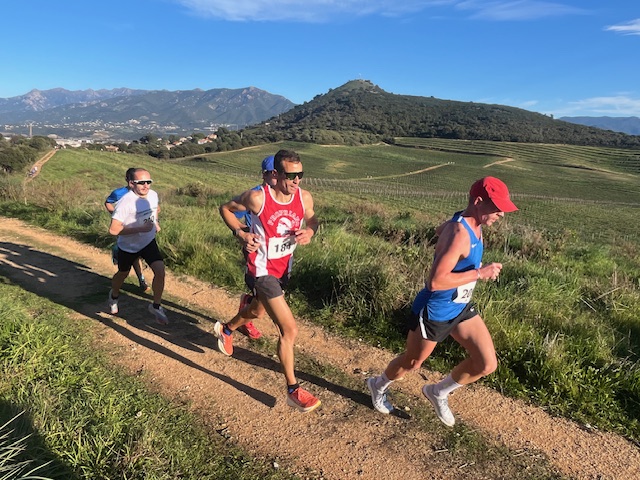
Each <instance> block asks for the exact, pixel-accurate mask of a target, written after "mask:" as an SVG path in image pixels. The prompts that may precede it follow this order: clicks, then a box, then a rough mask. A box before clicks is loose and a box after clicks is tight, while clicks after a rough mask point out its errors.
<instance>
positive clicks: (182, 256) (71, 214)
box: [1, 139, 640, 441]
mask: <svg viewBox="0 0 640 480" xmlns="http://www.w3.org/2000/svg"><path fill="white" fill-rule="evenodd" d="M397 143H398V145H396V146H389V145H375V146H364V147H342V146H341V147H337V146H336V147H332V146H319V145H312V144H297V143H290V144H277V145H267V146H261V147H256V148H251V149H246V150H243V151H237V152H225V153H217V154H209V155H206V156H200V157H197V158H189V159H182V160H172V161H166V160H163V161H160V160H156V159H153V158H151V157H140V156H128V155H125V154H118V153H103V152H88V151H83V150H63V151H60V152H58V153H57V154H56V155H55V156H54V157H53V159H52V160H50V161H49V162H48V163H47V164H46V166H45V168H43V170H42V174H41V175H40V176H39V177H38V178H36V179H35V180H34V181H32V182H30V183H29V184H27V185H26V187H24V188H23V187H22V186H21V185H17V184H15V183H14V184H12V183H11V182H9V181H5V184H4V185H3V190H2V191H3V200H2V204H1V207H2V210H3V212H4V214H5V215H13V216H17V217H21V218H25V219H27V220H29V221H30V222H33V223H36V224H40V225H43V226H45V227H46V228H50V229H53V230H56V231H58V232H61V233H64V234H66V235H69V236H72V237H75V238H77V239H80V240H82V241H85V242H87V243H91V244H94V245H96V246H98V247H101V248H104V249H105V251H106V249H107V248H108V247H109V246H110V245H111V243H112V242H113V239H112V238H111V237H110V236H109V235H108V234H107V227H108V221H109V218H108V215H107V214H106V212H105V211H104V207H103V202H104V199H105V197H106V196H107V194H108V193H109V192H110V191H111V190H112V189H113V188H116V187H118V186H121V185H122V184H123V177H124V172H125V170H126V169H127V168H128V167H130V166H138V167H144V168H147V169H148V170H149V171H150V172H151V176H152V178H153V179H154V180H155V183H154V189H156V190H157V191H158V192H159V194H160V196H161V201H162V213H161V215H160V218H161V222H162V226H163V231H162V233H161V235H160V236H159V237H158V240H159V243H160V245H161V248H162V249H163V251H164V252H165V254H166V256H167V264H168V266H169V268H171V269H173V270H174V271H178V272H184V273H188V274H191V275H194V276H197V277H199V278H201V279H203V280H206V281H210V282H213V283H215V284H217V285H221V286H225V287H228V288H230V289H232V290H233V289H236V290H238V291H240V290H241V289H242V288H243V285H242V278H241V274H240V265H241V255H240V252H239V249H238V246H237V243H236V241H235V239H233V237H232V236H231V235H230V233H229V231H228V229H227V228H226V226H225V225H224V224H223V222H222V221H221V219H220V218H219V214H218V206H219V205H220V204H221V202H223V201H226V200H227V199H229V198H230V197H231V196H233V195H234V194H236V193H239V192H240V191H242V190H244V189H248V188H251V187H253V186H254V185H256V184H257V183H259V181H260V173H259V165H260V161H261V159H262V158H263V157H265V156H266V155H269V154H273V153H274V152H275V151H276V150H277V149H279V148H291V149H294V150H296V151H297V152H299V153H300V155H301V157H302V160H303V164H304V171H305V178H304V180H303V186H306V188H307V189H309V190H310V191H311V192H312V193H313V194H314V199H315V203H316V211H317V214H318V216H319V218H320V221H321V223H322V226H321V229H320V231H319V233H318V238H316V239H314V241H313V242H312V244H311V245H309V246H308V247H305V250H304V252H301V253H300V255H298V256H297V259H296V264H295V267H294V269H295V276H294V278H293V281H292V284H291V290H290V292H289V294H290V296H291V304H292V305H293V306H294V308H295V310H296V313H297V314H298V315H302V316H305V317H307V318H312V319H314V321H316V322H318V323H320V324H323V325H326V326H328V327H331V328H337V329H339V330H340V331H342V332H343V333H344V334H345V335H358V336H364V337H366V338H367V339H368V341H370V342H372V343H374V344H377V343H380V344H382V345H384V346H385V347H387V348H389V349H392V350H398V349H401V348H402V345H403V336H402V332H401V327H400V325H401V323H402V321H403V319H404V318H405V315H406V313H407V310H408V306H409V305H410V302H411V301H412V299H413V296H414V295H415V293H416V292H417V291H418V290H419V289H420V288H422V285H423V282H424V276H425V272H426V271H428V268H429V265H430V262H431V258H432V255H433V242H432V240H433V235H434V230H435V227H436V226H437V225H438V224H439V223H441V222H442V221H443V220H445V219H446V218H448V216H449V215H450V214H451V213H453V212H454V211H455V210H457V209H458V210H459V209H462V208H464V206H465V203H466V197H467V191H468V188H469V186H470V184H471V183H472V182H473V181H474V180H476V179H477V178H480V177H482V176H485V175H493V176H497V177H499V178H501V179H503V180H504V181H505V182H506V183H507V184H508V185H509V187H510V190H511V192H512V197H513V199H514V201H515V203H516V204H517V205H518V206H519V207H520V210H519V211H518V212H515V213H513V214H508V215H507V218H505V219H504V221H503V222H501V223H500V224H499V225H496V226H495V227H492V228H491V229H487V230H486V231H485V241H486V244H487V247H488V248H487V250H486V254H485V261H486V262H489V261H500V262H502V263H503V264H504V265H505V267H504V270H503V274H502V275H501V279H500V282H499V283H498V284H492V285H486V286H483V287H481V288H479V289H478V291H477V298H476V301H477V303H478V304H479V305H480V307H481V310H482V312H483V317H484V318H485V320H486V322H487V324H488V326H489V329H490V330H491V331H492V334H493V336H494V340H495V343H496V348H497V350H498V355H499V360H500V366H499V369H498V371H497V372H496V373H495V374H494V375H492V376H491V377H489V378H487V379H486V380H485V383H486V384H489V385H491V386H493V387H494V388H496V389H497V390H499V391H501V392H503V393H505V394H508V395H512V396H514V397H519V398H525V399H528V400H530V401H532V402H534V403H536V404H538V405H541V406H543V407H544V408H546V409H547V410H549V411H550V412H551V413H554V414H557V415H563V416H566V417H569V418H572V419H574V420H576V421H578V422H584V423H589V424H591V425H595V426H597V427H598V428H601V429H603V430H610V431H615V432H618V433H621V434H623V435H626V436H627V437H629V438H632V439H634V440H636V441H637V440H640V363H639V359H640V257H639V254H638V252H639V251H640V248H639V247H640V240H639V239H638V235H637V231H638V228H637V218H638V214H639V213H640V168H639V167H640V152H638V151H631V150H622V149H600V148H593V147H579V146H565V145H561V146H554V145H538V144H536V145H523V144H510V143H493V142H463V141H452V140H435V139H398V141H397ZM461 355H462V352H460V350H459V349H458V347H457V346H456V345H454V344H453V343H445V344H443V345H442V346H441V348H438V349H437V350H436V353H435V354H434V356H433V357H432V358H431V359H430V360H429V361H428V362H427V363H428V365H426V366H427V367H428V368H432V369H438V370H441V371H446V370H448V369H449V368H450V367H451V365H453V364H454V363H456V362H457V361H459V359H460V358H461ZM381 367H382V366H381Z"/></svg>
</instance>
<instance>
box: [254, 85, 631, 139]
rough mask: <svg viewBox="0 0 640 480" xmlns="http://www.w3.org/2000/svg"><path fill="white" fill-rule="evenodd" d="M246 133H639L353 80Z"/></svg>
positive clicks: (491, 136)
mask: <svg viewBox="0 0 640 480" xmlns="http://www.w3.org/2000/svg"><path fill="white" fill-rule="evenodd" d="M245 137H246V138H255V137H257V138H263V139H270V140H271V141H275V140H297V141H303V142H314V143H320V144H354V145H355V144H366V143H374V142H375V141H379V140H384V141H385V142H392V139H393V137H420V138H447V139H463V140H464V139H466V140H492V141H508V142H527V143H532V142H543V143H554V144H564V143H569V144H574V145H594V146H617V147H638V146H640V137H638V136H632V135H626V134H623V133H619V132H612V131H606V130H601V129H598V128H594V127H587V126H584V125H578V124H575V123H569V122H563V121H560V120H554V119H553V118H552V117H550V116H547V115H542V114H540V113H534V112H530V111H527V110H523V109H520V108H515V107H508V106H505V105H491V104H484V103H475V102H458V101H452V100H442V99H439V98H434V97H416V96H409V95H397V94H393V93H388V92H385V91H384V90H382V89H381V88H380V87H378V86H376V85H374V84H372V83H371V82H369V81H367V80H353V81H350V82H348V83H346V84H345V85H342V86H341V87H339V88H336V89H334V90H330V91H329V92H327V93H326V94H323V95H318V96H316V97H315V98H314V99H313V100H311V101H310V102H305V103H304V104H302V105H298V106H296V107H294V108H292V109H291V110H289V111H287V112H285V113H283V114H281V115H279V116H278V117H276V118H272V119H269V120H268V121H266V122H263V123H262V124H260V125H258V126H256V127H255V128H254V127H252V128H249V129H247V130H246V131H245Z"/></svg>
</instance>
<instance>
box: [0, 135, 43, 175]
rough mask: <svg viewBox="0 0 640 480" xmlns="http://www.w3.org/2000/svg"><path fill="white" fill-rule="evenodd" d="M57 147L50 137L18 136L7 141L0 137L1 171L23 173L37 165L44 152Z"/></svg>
mask: <svg viewBox="0 0 640 480" xmlns="http://www.w3.org/2000/svg"><path fill="white" fill-rule="evenodd" d="M55 146H56V141H55V140H53V139H51V138H48V137H41V136H34V137H31V138H28V137H22V136H17V135H16V136H13V137H11V138H10V139H8V140H7V139H6V138H4V137H3V136H1V135H0V171H1V172H2V173H4V174H10V173H14V172H22V171H23V170H24V169H25V168H26V167H27V166H29V165H32V164H33V163H35V162H36V161H37V160H38V159H39V158H40V156H41V155H42V152H43V151H45V150H48V149H51V148H53V147H55Z"/></svg>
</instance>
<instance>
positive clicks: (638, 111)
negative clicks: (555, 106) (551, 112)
mask: <svg viewBox="0 0 640 480" xmlns="http://www.w3.org/2000/svg"><path fill="white" fill-rule="evenodd" d="M584 112H588V113H584ZM576 114H578V115H587V116H601V115H612V116H629V117H630V116H635V117H637V116H640V99H638V98H631V97H629V96H627V95H616V96H613V97H593V98H585V99H583V100H578V101H576V102H569V103H568V104H567V106H566V107H565V108H562V114H561V115H558V116H571V115H576Z"/></svg>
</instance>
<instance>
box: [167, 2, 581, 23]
mask: <svg viewBox="0 0 640 480" xmlns="http://www.w3.org/2000/svg"><path fill="white" fill-rule="evenodd" d="M173 1H175V2H177V3H180V4H181V5H183V6H185V7H186V8H187V9H188V10H190V11H192V12H193V13H194V14H196V15H200V16H204V17H211V18H219V19H222V20H230V21H263V22H268V21H294V22H326V21H330V20H332V19H334V18H338V17H362V16H368V15H380V16H403V15H407V14H411V13H415V12H419V11H422V10H426V9H428V8H433V7H450V8H451V9H452V10H457V11H458V12H465V13H467V14H469V15H470V16H471V18H474V19H480V20H491V21H520V20H537V19H541V18H547V17H560V16H565V15H579V14H580V15H582V14H586V13H588V12H587V11H586V10H584V9H582V8H577V7H574V6H570V5H565V4H563V3H556V2H545V1H538V0H490V1H487V0H173Z"/></svg>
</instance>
